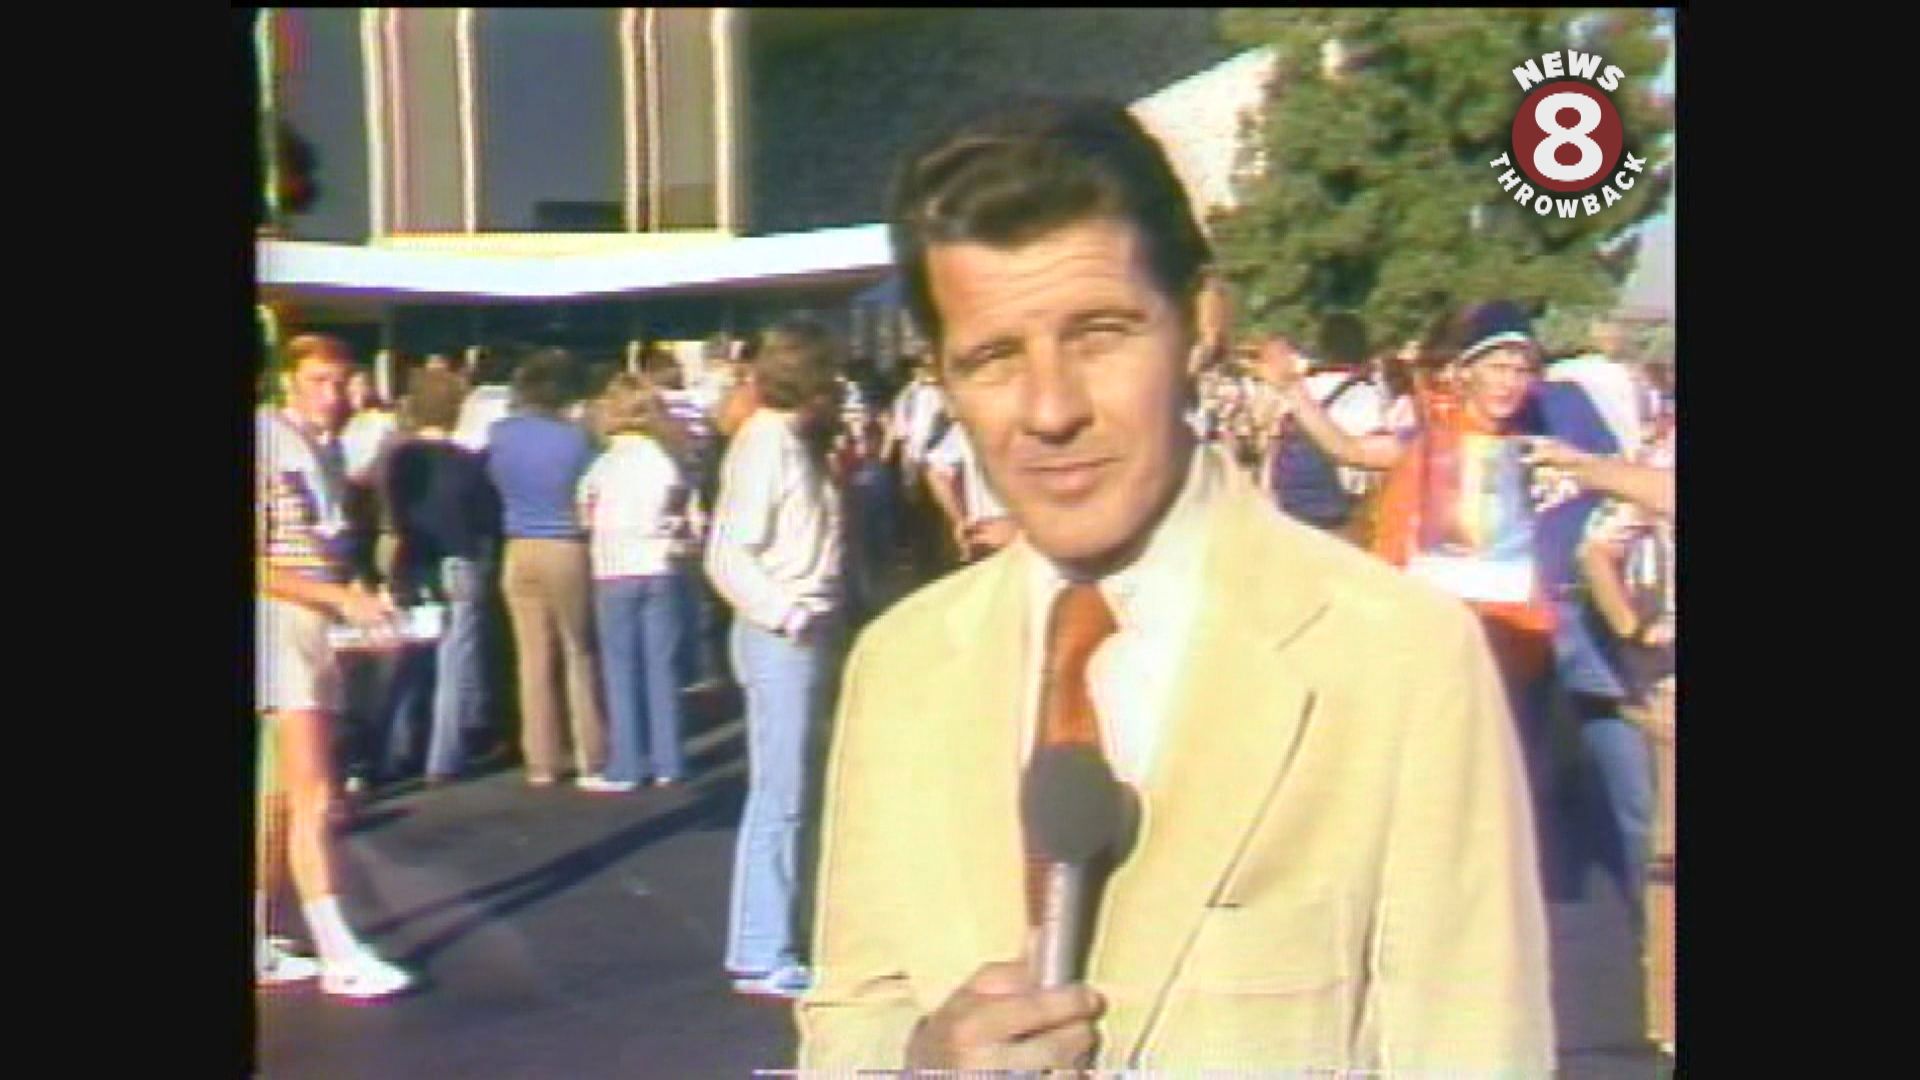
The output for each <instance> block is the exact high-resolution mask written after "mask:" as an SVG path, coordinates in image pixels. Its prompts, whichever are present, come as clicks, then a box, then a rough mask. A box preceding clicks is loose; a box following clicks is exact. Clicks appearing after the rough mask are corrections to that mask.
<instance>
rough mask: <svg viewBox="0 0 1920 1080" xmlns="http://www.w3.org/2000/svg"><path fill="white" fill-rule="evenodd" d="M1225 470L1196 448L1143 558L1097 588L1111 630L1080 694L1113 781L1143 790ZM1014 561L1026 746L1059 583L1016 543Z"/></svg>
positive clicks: (1187, 636) (1051, 569) (1192, 613)
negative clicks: (1028, 601) (1027, 597)
mask: <svg viewBox="0 0 1920 1080" xmlns="http://www.w3.org/2000/svg"><path fill="white" fill-rule="evenodd" d="M1226 467H1227V466H1226V465H1225V463H1224V462H1223V461H1222V460H1221V459H1220V458H1219V457H1218V456H1217V455H1215V454H1213V453H1211V452H1208V451H1206V450H1204V449H1202V448H1199V447H1196V448H1195V449H1194V453H1193V461H1192V462H1191V464H1190V465H1189V466H1188V469H1187V477H1186V480H1185V482H1184V483H1183V484H1182V486H1181V489H1180V494H1179V495H1178V496H1177V497H1176V498H1175V499H1174V503H1173V506H1172V507H1170V508H1169V509H1168V511H1167V514H1166V516H1165V517H1164V518H1162V519H1161V520H1160V524H1159V526H1158V527H1156V528H1155V530H1154V534H1153V538H1152V539H1151V540H1150V541H1148V543H1147V547H1146V550H1145V551H1143V552H1142V553H1141V554H1140V557H1139V558H1137V559H1135V560H1134V561H1133V563H1132V564H1131V565H1130V566H1128V567H1127V568H1126V569H1124V570H1121V571H1119V572H1118V573H1115V574H1112V575H1109V576H1108V577H1105V578H1102V579H1101V580H1100V583H1099V584H1100V594H1101V595H1102V596H1103V597H1104V598H1105V599H1106V601H1107V606H1108V608H1109V609H1110V610H1112V612H1113V619H1114V623H1115V624H1116V626H1117V629H1116V630H1115V631H1114V632H1113V634H1112V635H1110V636H1109V637H1108V638H1107V639H1106V640H1105V641H1103V642H1101V643H1100V646H1099V647H1098V648H1097V649H1095V650H1094V653H1093V656H1092V658H1091V659H1090V660H1088V662H1087V690H1088V696H1089V697H1090V698H1091V699H1092V701H1093V711H1094V713H1095V714H1096V715H1098V716H1099V718H1100V733H1101V737H1102V739H1103V740H1104V741H1105V744H1106V754H1107V760H1108V761H1109V762H1110V763H1111V764H1112V767H1113V772H1114V775H1115V776H1117V777H1118V778H1119V779H1120V780H1122V781H1123V782H1125V783H1128V784H1132V785H1134V786H1135V787H1144V786H1145V784H1146V780H1147V777H1148V776H1149V775H1150V769H1151V768H1152V765H1153V761H1154V754H1155V751H1156V750H1157V748H1158V747H1159V744H1160V737H1161V735H1162V733H1163V732H1164V731H1165V729H1166V726H1167V714H1168V712H1169V711H1170V710H1171V709H1172V707H1173V704H1174V702H1173V691H1174V683H1175V679H1176V677H1177V676H1178V675H1179V674H1180V673H1181V672H1182V671H1184V670H1186V667H1187V655H1188V652H1189V650H1190V648H1191V645H1192V638H1193V627H1194V622H1195V619H1196V617H1197V616H1198V615H1199V606H1200V588H1199V586H1200V574H1201V566H1200V562H1201V558H1202V556H1203V554H1204V551H1203V547H1204V540H1205V529H1204V525H1205V521H1206V510H1207V507H1208V506H1209V505H1210V504H1211V503H1212V501H1213V500H1214V498H1215V497H1216V495H1217V494H1218V492H1219V490H1220V487H1221V484H1222V482H1223V480H1224V470H1225V469H1226ZM1018 543H1019V550H1018V552H1017V556H1016V557H1019V558H1024V559H1026V560H1027V561H1028V566H1029V581H1030V582H1031V589H1032V592H1031V595H1032V597H1033V599H1034V603H1033V606H1032V609H1031V612H1030V617H1029V622H1028V625H1027V649H1026V656H1027V662H1026V667H1027V691H1026V699H1025V700H1026V701H1027V707H1026V710H1025V711H1026V729H1025V732H1024V733H1023V736H1022V738H1021V746H1023V747H1026V748H1028V749H1029V750H1030V749H1031V748H1032V746H1033V734H1034V728H1035V725H1036V724H1037V723H1038V722H1039V716H1040V682H1041V672H1042V668H1043V666H1044V663H1045V659H1046V657H1045V653H1046V641H1047V617H1048V615H1049V614H1050V612H1051V611H1052V608H1053V601H1054V598H1055V596H1057V595H1058V594H1059V592H1060V590H1061V589H1063V588H1065V587H1066V578H1065V577H1064V576H1062V575H1061V573H1060V571H1059V570H1058V569H1057V568H1055V566H1054V565H1053V563H1052V562H1051V561H1050V560H1048V559H1047V558H1045V557H1044V556H1042V555H1040V554H1039V553H1038V552H1036V551H1034V550H1033V548H1032V547H1031V546H1029V545H1028V543H1027V542H1026V541H1025V540H1024V539H1023V540H1021V541H1019V542H1018Z"/></svg>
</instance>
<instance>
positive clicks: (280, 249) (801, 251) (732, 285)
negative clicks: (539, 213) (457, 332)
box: [257, 225, 893, 303]
mask: <svg viewBox="0 0 1920 1080" xmlns="http://www.w3.org/2000/svg"><path fill="white" fill-rule="evenodd" d="M257 257H258V263H257V267H258V279H259V283H260V289H261V292H262V293H263V294H264V296H265V298H266V299H269V300H273V299H301V298H307V299H325V298H329V297H332V298H340V299H345V298H349V297H353V298H360V299H364V300H369V301H374V302H380V303H446V302H456V303H458V302H465V303H488V302H504V303H513V302H528V301H533V302H540V301H547V302H552V301H565V300H587V299H616V298H620V297H627V296H644V295H649V294H661V293H681V294H685V293H703V292H717V291H723V290H728V289H738V288H766V287H792V286H817V285H831V284H836V283H841V282H844V283H847V284H850V285H860V284H865V283H868V282H872V281H874V280H876V279H877V278H878V277H880V276H881V275H884V274H885V273H887V272H888V271H889V270H890V269H891V268H892V266H893V255H892V250H891V249H890V248H889V246H888V244H887V230H886V226H884V225H856V226H851V227H847V228H836V229H820V230H817V231H814V232H805V233H785V234H781V235H778V236H747V237H734V238H729V239H722V240H716V241H714V242H712V243H706V244H699V245H693V246H686V247H681V248H676V249H669V250H659V249H642V250H634V251H621V252H612V253H604V252H593V253H586V254H568V255H502V254H474V253H466V252H452V251H436V250H413V249H404V248H396V247H372V246H360V245H354V244H326V243H315V242H311V241H301V240H277V239H262V240H260V241H258V244H257Z"/></svg>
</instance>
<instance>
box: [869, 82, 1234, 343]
mask: <svg viewBox="0 0 1920 1080" xmlns="http://www.w3.org/2000/svg"><path fill="white" fill-rule="evenodd" d="M888 203H889V205H888V214H887V218H888V221H889V223H890V224H889V230H890V233H891V237H892V241H893V258H894V262H895V263H896V264H897V265H898V266H899V267H900V270H901V272H902V276H903V277H904V278H905V281H906V300H907V307H908V310H910V311H911V312H912V313H913V317H914V319H915V320H916V321H917V322H918V323H919V326H920V329H921V331H922V332H923V333H925V334H926V335H927V336H928V337H929V338H930V339H932V340H933V341H935V342H938V341H940V340H941V330H942V328H941V325H940V318H939V312H937V311H936V310H935V309H934V305H933V294H932V288H931V285H930V283H929V281H928V273H927V248H928V247H929V246H930V245H933V244H945V243H956V242H962V241H972V242H977V243H984V244H991V245H995V246H1000V247H1011V246H1015V245H1019V244H1024V243H1028V242H1030V241H1033V240H1036V239H1039V238H1040V237H1042V236H1045V235H1046V234H1048V233H1051V232H1053V231H1055V230H1057V229H1060V228H1062V227H1064V226H1068V225H1075V224H1079V223H1081V222H1086V221H1094V220H1100V219H1107V220H1113V221H1118V222H1125V223H1127V224H1131V225H1133V226H1134V227H1135V228H1136V229H1138V230H1139V233H1140V236H1141V238H1142V239H1143V240H1144V242H1145V245H1146V257H1147V268H1148V270H1149V272H1150V273H1151V274H1152V276H1153V280H1154V283H1155V284H1156V285H1158V286H1159V287H1160V289H1161V291H1162V292H1163V293H1165V295H1166V296H1167V298H1168V299H1170V300H1172V301H1173V302H1174V303H1175V305H1176V307H1178V308H1179V309H1180V311H1182V312H1183V313H1184V314H1185V315H1186V317H1187V318H1188V319H1189V320H1191V319H1192V316H1193V300H1194V293H1195V291H1196V289H1197V287H1198V286H1199V284H1200V276H1201V272H1202V271H1203V270H1204V268H1205V267H1206V266H1207V264H1208V263H1209V262H1210V261H1211V259H1212V254H1211V251H1210V249H1209V248H1208V246H1207V239H1206V236H1205V235H1204V234H1203V233H1202V232H1201V231H1200V226H1199V224H1198V222H1197V221H1196V220H1195V219H1194V214H1193V208H1192V206H1191V205H1190V204H1189V202H1188V200H1187V193H1186V189H1185V188H1183V187H1182V186H1181V184H1180V179H1179V177H1178V176H1176V175H1175V174H1174V171H1173V166H1172V165H1171V164H1170V163H1169V162H1168V160H1167V155H1166V152H1165V150H1163V149H1162V148H1161V146H1160V144H1159V143H1158V142H1156V141H1154V139H1153V137H1152V136H1150V135H1148V134H1147V132H1146V130H1145V129H1144V128H1142V127H1141V126H1140V123H1139V121H1137V120H1135V119H1134V118H1133V116H1132V114H1130V113H1128V112H1127V110H1126V109H1125V108H1123V107H1122V106H1120V105H1117V104H1115V103H1113V102H1110V101H1102V100H1094V99H1071V98H1033V99H1024V100H1016V101H1011V102H1008V103H1006V104H1003V105H1001V106H999V107H996V108H994V109H991V110H989V111H987V112H985V113H981V114H979V115H977V116H974V117H973V118H972V119H969V120H967V121H964V122H962V123H961V124H959V125H958V126H956V127H954V128H952V129H950V130H948V131H946V132H945V133H943V134H940V135H937V136H935V137H934V138H933V139H931V140H930V141H929V142H927V143H926V144H925V145H924V147H923V148H922V149H920V150H919V151H917V152H915V153H912V154H910V155H908V157H907V158H906V159H905V161H904V162H903V163H902V165H901V167H900V168H899V170H898V171H897V172H896V173H895V176H894V181H893V188H892V192H891V195H890V198H889V200H888Z"/></svg>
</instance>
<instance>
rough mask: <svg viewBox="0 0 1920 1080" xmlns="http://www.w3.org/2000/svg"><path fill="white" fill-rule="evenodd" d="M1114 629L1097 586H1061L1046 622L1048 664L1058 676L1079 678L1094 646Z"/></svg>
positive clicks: (1104, 600) (1108, 611)
mask: <svg viewBox="0 0 1920 1080" xmlns="http://www.w3.org/2000/svg"><path fill="white" fill-rule="evenodd" d="M1115 629H1116V627H1115V625H1114V621H1113V612H1112V611H1111V610H1110V609H1109V608H1108V607H1107V601H1106V598H1105V597H1103V596H1101V595H1100V587H1099V586H1097V585H1089V584H1076V585H1069V586H1067V587H1066V588H1064V589H1062V590H1060V595H1059V596H1057V597H1055V598H1054V601H1053V615H1052V617H1051V618H1050V619H1049V620H1048V622H1047V666H1048V668H1049V669H1050V670H1051V671H1052V672H1053V673H1054V674H1056V675H1058V676H1064V677H1068V678H1072V679H1075V680H1078V679H1080V678H1082V677H1083V676H1082V675H1081V672H1083V671H1084V670H1085V669H1086V664H1087V660H1088V659H1089V658H1091V657H1092V656H1093V650H1094V649H1096V648H1098V647H1099V646H1100V643H1101V642H1102V641H1105V640H1106V638H1107V635H1109V634H1111V633H1113V632H1114V630H1115Z"/></svg>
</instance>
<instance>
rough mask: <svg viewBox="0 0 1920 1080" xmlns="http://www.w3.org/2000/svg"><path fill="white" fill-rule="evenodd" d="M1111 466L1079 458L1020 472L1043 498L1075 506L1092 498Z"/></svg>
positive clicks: (1027, 467)
mask: <svg viewBox="0 0 1920 1080" xmlns="http://www.w3.org/2000/svg"><path fill="white" fill-rule="evenodd" d="M1112 464H1113V461H1112V459H1110V458H1080V459H1074V460H1067V461H1042V462H1032V463H1030V464H1027V465H1025V466H1022V467H1021V470H1020V471H1021V472H1022V473H1023V474H1025V476H1026V477H1027V482H1028V483H1030V484H1032V485H1033V486H1034V487H1035V488H1037V489H1039V491H1040V493H1041V494H1042V495H1045V496H1047V497H1048V498H1050V499H1054V500H1057V501H1060V502H1075V501H1078V500H1080V499H1084V498H1086V497H1087V496H1088V495H1090V494H1092V492H1093V489H1094V488H1095V487H1097V486H1098V485H1099V483H1100V480H1101V477H1102V476H1103V475H1105V472H1106V470H1107V468H1108V467H1109V466H1110V465H1112Z"/></svg>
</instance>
